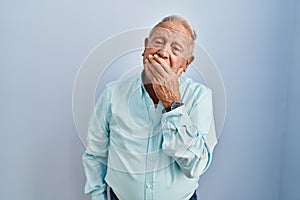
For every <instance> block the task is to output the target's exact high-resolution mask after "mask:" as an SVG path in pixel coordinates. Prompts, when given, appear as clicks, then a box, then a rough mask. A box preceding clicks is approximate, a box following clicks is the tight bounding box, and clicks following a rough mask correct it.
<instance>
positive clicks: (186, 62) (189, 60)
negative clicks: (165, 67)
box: [183, 56, 195, 72]
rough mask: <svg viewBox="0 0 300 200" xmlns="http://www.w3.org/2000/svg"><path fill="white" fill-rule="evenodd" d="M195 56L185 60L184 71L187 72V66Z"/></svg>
mask: <svg viewBox="0 0 300 200" xmlns="http://www.w3.org/2000/svg"><path fill="white" fill-rule="evenodd" d="M194 58H195V57H194V56H191V57H189V58H188V59H187V60H186V61H185V66H184V68H183V71H184V72H186V70H187V68H188V67H189V65H190V64H191V63H192V62H193V60H194Z"/></svg>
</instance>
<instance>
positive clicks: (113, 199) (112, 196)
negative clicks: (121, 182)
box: [109, 188, 197, 200]
mask: <svg viewBox="0 0 300 200" xmlns="http://www.w3.org/2000/svg"><path fill="white" fill-rule="evenodd" d="M109 193H110V198H111V200H119V199H118V197H117V195H116V194H115V193H114V191H113V190H112V189H111V188H110V190H109ZM190 200H197V194H196V191H195V192H194V194H193V196H192V197H191V198H190Z"/></svg>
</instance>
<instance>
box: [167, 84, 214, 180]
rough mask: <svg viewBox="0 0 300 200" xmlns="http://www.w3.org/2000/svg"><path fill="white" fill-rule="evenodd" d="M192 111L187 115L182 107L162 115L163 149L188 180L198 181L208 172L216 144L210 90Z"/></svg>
mask: <svg viewBox="0 0 300 200" xmlns="http://www.w3.org/2000/svg"><path fill="white" fill-rule="evenodd" d="M190 107H191V108H190V109H189V111H187V108H186V106H185V105H182V106H180V107H178V108H176V109H174V110H172V111H170V112H166V113H164V114H163V116H162V124H163V125H162V127H163V128H162V134H163V144H162V149H163V151H164V153H166V154H167V155H168V156H172V157H173V158H174V159H175V161H176V162H177V164H178V165H179V166H180V168H181V170H182V171H183V173H184V174H185V175H186V176H187V177H190V178H195V177H199V176H200V175H201V174H202V173H204V171H205V170H206V169H207V168H208V166H209V164H210V162H211V156H212V151H213V148H214V146H215V144H216V142H217V140H216V135H215V128H214V119H213V106H212V93H211V90H210V89H208V88H206V89H205V90H204V92H202V93H201V95H200V96H199V97H198V98H196V100H195V101H194V102H193V105H192V106H190Z"/></svg>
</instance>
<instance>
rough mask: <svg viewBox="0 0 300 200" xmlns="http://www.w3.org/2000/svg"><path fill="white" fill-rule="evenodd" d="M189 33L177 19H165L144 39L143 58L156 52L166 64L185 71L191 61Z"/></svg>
mask: <svg viewBox="0 0 300 200" xmlns="http://www.w3.org/2000/svg"><path fill="white" fill-rule="evenodd" d="M191 46H192V38H191V33H190V32H189V31H188V30H187V29H186V28H185V27H184V26H183V25H182V23H181V22H178V21H167V22H163V23H161V24H160V25H159V26H158V27H156V28H155V29H154V30H153V32H152V34H151V35H150V37H149V38H146V39H145V50H144V53H143V57H144V60H145V59H148V58H149V55H155V54H157V55H158V56H159V57H161V58H163V59H164V60H165V61H166V62H167V63H168V65H169V66H170V67H171V68H172V69H173V70H174V71H176V72H177V71H178V70H179V69H180V68H182V69H183V71H186V69H187V67H188V65H189V64H190V63H191V62H192V61H193V59H194V57H193V56H192V55H191Z"/></svg>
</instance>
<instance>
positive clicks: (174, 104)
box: [163, 101, 183, 113]
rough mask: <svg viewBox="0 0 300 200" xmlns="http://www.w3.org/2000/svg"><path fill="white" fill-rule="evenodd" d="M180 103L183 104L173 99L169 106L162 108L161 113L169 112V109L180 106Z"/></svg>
mask: <svg viewBox="0 0 300 200" xmlns="http://www.w3.org/2000/svg"><path fill="white" fill-rule="evenodd" d="M182 105H183V103H181V102H176V101H174V102H173V103H172V104H171V106H169V107H167V108H165V109H163V113H166V112H170V111H171V110H174V109H176V108H178V107H180V106H182Z"/></svg>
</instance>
